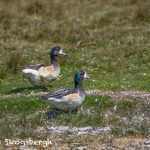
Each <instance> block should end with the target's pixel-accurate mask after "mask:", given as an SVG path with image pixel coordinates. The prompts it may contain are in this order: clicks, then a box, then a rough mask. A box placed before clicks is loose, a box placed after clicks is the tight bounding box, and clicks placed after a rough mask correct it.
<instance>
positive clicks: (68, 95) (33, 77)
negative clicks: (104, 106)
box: [22, 46, 89, 110]
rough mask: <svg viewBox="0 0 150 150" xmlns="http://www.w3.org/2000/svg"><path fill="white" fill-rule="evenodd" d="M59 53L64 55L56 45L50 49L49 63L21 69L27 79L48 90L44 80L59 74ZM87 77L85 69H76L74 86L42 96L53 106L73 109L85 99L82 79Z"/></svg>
mask: <svg viewBox="0 0 150 150" xmlns="http://www.w3.org/2000/svg"><path fill="white" fill-rule="evenodd" d="M59 55H66V54H65V53H64V52H63V50H62V49H61V47H59V46H56V47H54V48H52V49H51V51H50V57H51V64H48V65H45V64H37V65H32V66H28V67H26V68H25V69H23V70H22V73H23V75H24V76H25V77H26V78H27V79H28V81H29V82H30V83H31V84H33V85H35V86H41V87H42V88H44V89H45V90H48V88H47V86H46V81H47V80H49V81H52V80H54V79H56V78H57V77H58V76H59V74H60V65H59V62H58V56H59ZM85 78H89V76H88V75H87V74H86V72H85V71H82V70H80V71H77V72H76V73H75V76H74V88H68V89H60V90H58V91H56V92H53V93H48V94H43V95H42V98H43V99H44V100H46V101H48V102H49V103H50V104H51V105H52V106H53V107H54V108H58V109H61V110H73V109H76V108H77V107H78V106H80V105H81V104H82V102H83V101H84V99H85V91H84V88H83V80H84V79H85Z"/></svg>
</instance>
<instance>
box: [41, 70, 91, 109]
mask: <svg viewBox="0 0 150 150" xmlns="http://www.w3.org/2000/svg"><path fill="white" fill-rule="evenodd" d="M86 78H90V77H89V75H87V73H86V72H85V71H83V70H79V71H77V72H76V73H75V75H74V87H73V88H67V89H60V90H57V91H55V92H53V93H47V94H43V95H42V99H44V100H46V101H47V102H48V103H49V104H50V105H51V106H52V107H53V108H56V109H60V110H63V111H68V110H69V111H72V110H75V109H77V108H78V107H79V106H80V105H81V104H82V103H83V101H84V99H85V95H86V93H85V90H84V87H83V80H84V79H86Z"/></svg>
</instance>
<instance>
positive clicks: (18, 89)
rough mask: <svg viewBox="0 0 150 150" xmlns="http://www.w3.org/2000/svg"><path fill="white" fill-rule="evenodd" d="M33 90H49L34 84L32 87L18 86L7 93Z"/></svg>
mask: <svg viewBox="0 0 150 150" xmlns="http://www.w3.org/2000/svg"><path fill="white" fill-rule="evenodd" d="M48 87H52V86H48ZM31 90H42V91H47V89H44V88H43V87H41V86H32V87H22V88H16V89H13V90H11V91H9V92H7V93H6V94H12V93H21V92H23V91H31Z"/></svg>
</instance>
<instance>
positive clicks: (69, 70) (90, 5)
mask: <svg viewBox="0 0 150 150" xmlns="http://www.w3.org/2000/svg"><path fill="white" fill-rule="evenodd" d="M55 45H60V46H61V47H62V48H63V49H64V51H65V52H66V53H67V54H68V56H67V57H66V58H60V64H61V68H62V70H61V77H60V78H59V80H57V81H55V82H53V83H51V84H50V85H51V86H52V87H49V91H54V90H56V89H59V88H62V87H70V86H73V75H74V73H75V72H76V70H78V69H83V70H85V71H86V72H87V73H88V74H90V76H91V77H92V78H91V79H90V80H88V81H85V84H84V86H85V89H86V90H94V89H99V90H104V91H107V90H112V91H147V92H149V90H150V61H149V60H150V1H149V0H0V84H1V86H0V94H1V95H2V94H3V95H4V94H6V95H7V94H18V93H22V94H30V93H37V92H40V91H41V90H40V89H38V88H34V87H32V86H31V85H30V84H29V83H28V82H27V81H26V80H25V79H24V78H23V77H22V76H21V74H20V70H21V69H22V68H23V67H24V66H26V65H30V64H36V63H47V62H49V52H48V51H47V49H49V48H51V47H53V46H55ZM1 98H2V96H1ZM114 108H116V109H114ZM149 109H150V105H149V103H145V102H144V101H143V100H140V99H138V100H127V99H123V100H122V101H113V100H112V99H111V98H110V97H107V96H87V98H86V100H85V102H84V103H83V105H82V106H81V108H80V110H79V111H78V113H75V114H74V113H66V114H62V115H61V116H60V117H59V118H58V119H54V120H48V119H47V113H46V112H47V111H48V110H50V108H49V105H48V104H47V103H46V102H43V101H42V100H41V98H39V97H15V96H13V97H12V98H3V99H1V100H0V128H1V130H0V140H2V141H3V140H4V139H5V138H8V137H9V138H10V137H11V138H28V137H33V138H35V139H37V138H39V139H42V138H43V139H44V138H45V137H48V136H49V134H48V133H45V134H44V133H43V134H42V135H41V134H40V135H39V134H37V133H34V132H33V130H36V129H37V127H41V126H42V127H45V126H47V125H68V126H79V127H83V126H93V127H103V126H112V127H113V130H112V133H111V134H112V135H113V136H129V135H130V136H131V135H132V136H143V137H148V136H149V135H150V128H149V127H150V124H149V122H150V118H149V116H150V111H149ZM106 116H107V117H106ZM140 117H141V118H140ZM65 137H66V138H67V139H66V143H69V142H70V143H72V142H73V141H74V140H75V139H74V138H73V137H71V140H70V136H69V133H68V134H67V135H65ZM91 137H92V136H91ZM91 137H89V138H91ZM61 138H64V136H63V137H61ZM86 138H87V137H86ZM56 139H57V138H56ZM87 139H88V138H87ZM84 140H85V139H84ZM84 140H81V139H80V140H79V142H81V143H84V142H83V141H84ZM90 141H93V139H90V140H89V141H86V142H87V143H90ZM66 143H65V144H66Z"/></svg>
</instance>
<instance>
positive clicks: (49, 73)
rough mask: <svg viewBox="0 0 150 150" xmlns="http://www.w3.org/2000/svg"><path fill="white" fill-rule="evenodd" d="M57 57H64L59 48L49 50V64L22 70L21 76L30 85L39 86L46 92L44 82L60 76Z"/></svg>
mask: <svg viewBox="0 0 150 150" xmlns="http://www.w3.org/2000/svg"><path fill="white" fill-rule="evenodd" d="M58 55H66V54H65V53H64V52H63V50H62V49H61V47H60V46H56V47H54V48H52V49H51V51H50V58H51V63H50V64H36V65H31V66H28V67H26V68H25V69H23V70H22V74H23V76H25V78H27V79H28V81H29V82H30V83H31V84H32V85H35V86H41V87H42V88H43V89H45V90H48V88H47V86H46V83H45V82H46V81H47V80H53V79H56V78H57V77H58V76H59V74H60V65H59V61H58Z"/></svg>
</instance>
